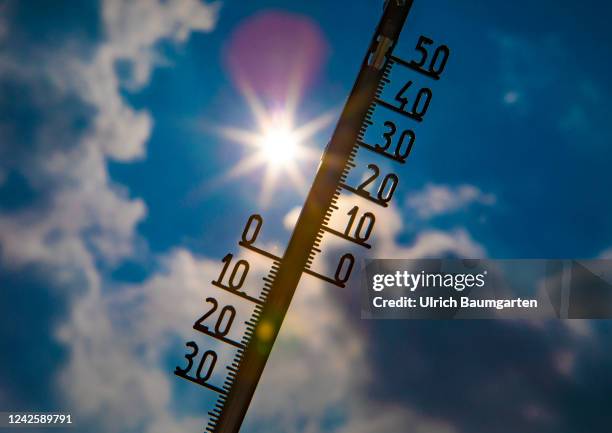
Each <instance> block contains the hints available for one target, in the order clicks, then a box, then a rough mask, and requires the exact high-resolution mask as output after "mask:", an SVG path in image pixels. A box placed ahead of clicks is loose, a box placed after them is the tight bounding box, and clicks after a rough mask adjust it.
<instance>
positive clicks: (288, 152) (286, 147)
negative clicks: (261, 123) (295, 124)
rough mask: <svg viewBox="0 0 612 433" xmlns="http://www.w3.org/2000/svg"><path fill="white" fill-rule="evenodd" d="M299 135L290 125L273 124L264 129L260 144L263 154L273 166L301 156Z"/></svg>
mask: <svg viewBox="0 0 612 433" xmlns="http://www.w3.org/2000/svg"><path fill="white" fill-rule="evenodd" d="M300 144H301V143H299V142H298V137H297V136H296V135H295V131H292V130H291V129H290V128H289V126H288V125H283V124H280V125H278V126H275V125H272V126H270V127H269V128H268V130H267V131H263V135H262V137H261V139H260V146H261V151H262V153H263V156H264V157H265V159H266V160H268V161H269V162H270V165H273V166H282V165H283V164H287V163H289V162H290V161H294V160H295V159H296V157H298V156H299V147H300Z"/></svg>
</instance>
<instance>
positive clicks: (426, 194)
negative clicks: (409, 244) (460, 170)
mask: <svg viewBox="0 0 612 433" xmlns="http://www.w3.org/2000/svg"><path fill="white" fill-rule="evenodd" d="M495 202H496V197H495V195H493V194H489V193H484V192H483V191H481V190H480V189H479V188H477V187H475V186H473V185H458V186H455V187H453V186H448V185H435V184H431V183H430V184H427V185H426V186H425V188H424V189H423V190H422V191H417V192H414V193H411V194H409V195H408V199H407V201H406V204H407V206H408V207H409V208H412V209H414V210H416V212H417V214H418V215H419V216H420V217H421V218H431V217H435V216H438V215H443V214H447V213H451V212H455V211H458V210H461V209H465V208H467V207H468V206H469V205H471V204H473V203H479V204H482V205H487V206H491V205H493V204H495Z"/></svg>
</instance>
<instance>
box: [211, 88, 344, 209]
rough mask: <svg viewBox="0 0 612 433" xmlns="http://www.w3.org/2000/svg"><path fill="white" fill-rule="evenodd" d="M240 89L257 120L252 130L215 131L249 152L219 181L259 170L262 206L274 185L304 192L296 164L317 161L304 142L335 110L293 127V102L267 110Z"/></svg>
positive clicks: (252, 96)
mask: <svg viewBox="0 0 612 433" xmlns="http://www.w3.org/2000/svg"><path fill="white" fill-rule="evenodd" d="M243 84H244V83H243ZM241 90H242V94H243V96H244V97H245V100H246V101H247V104H248V105H249V108H250V109H251V111H252V113H253V116H254V118H255V119H256V121H257V128H256V130H247V129H240V128H235V127H221V128H215V129H216V131H217V132H218V133H219V134H220V135H221V136H223V137H224V138H226V139H229V140H231V141H233V142H235V143H239V144H243V145H245V146H247V148H249V149H251V150H252V151H251V152H249V153H248V154H247V155H246V156H245V157H244V158H242V159H241V160H239V161H238V162H237V163H236V164H235V165H234V166H233V167H232V168H231V169H230V170H229V171H228V172H227V173H225V175H223V178H222V179H220V180H221V181H225V180H229V179H233V178H236V177H239V176H244V175H247V174H249V173H253V172H256V171H257V170H262V177H261V179H262V184H261V192H260V200H259V201H260V203H261V204H263V205H265V204H268V203H269V202H270V200H271V198H272V196H273V193H274V188H275V186H276V184H279V185H286V184H287V183H288V182H287V181H289V183H291V184H293V185H294V186H295V187H296V188H297V189H298V190H300V191H302V192H305V190H306V188H307V187H308V185H307V183H306V180H305V179H304V176H303V175H302V173H301V171H300V165H301V163H303V162H307V161H317V160H318V159H319V157H320V154H319V153H318V152H317V151H315V150H314V149H312V148H311V147H309V146H308V140H309V139H311V138H312V137H313V136H314V135H315V134H316V133H317V132H319V131H321V130H322V129H323V128H325V127H327V126H328V125H329V124H330V123H331V122H332V121H333V120H334V119H335V118H336V115H337V112H336V110H333V111H330V112H328V113H325V114H323V115H321V116H319V117H317V118H315V119H312V120H311V121H309V122H307V123H305V124H302V125H299V126H294V124H295V123H294V110H295V105H294V104H295V101H293V100H288V101H286V102H287V105H285V108H284V109H282V110H276V111H268V110H266V108H265V107H264V105H263V104H262V103H261V101H259V100H258V99H257V98H256V97H255V95H254V93H253V92H252V91H251V90H250V89H249V88H248V87H247V86H241Z"/></svg>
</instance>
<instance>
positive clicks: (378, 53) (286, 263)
mask: <svg viewBox="0 0 612 433" xmlns="http://www.w3.org/2000/svg"><path fill="white" fill-rule="evenodd" d="M411 6H412V0H390V1H387V2H386V6H385V9H384V12H383V16H382V18H381V20H380V22H379V24H378V27H377V29H376V31H375V32H374V36H373V38H372V41H371V43H370V46H369V48H368V51H367V54H366V57H365V59H364V61H363V63H362V66H361V70H360V72H359V75H358V77H357V80H356V82H355V84H354V86H353V89H352V91H351V93H350V96H349V98H348V100H347V102H346V104H345V107H344V109H343V111H342V114H341V116H340V119H339V121H338V124H337V126H336V129H335V130H334V133H333V135H332V138H331V141H330V142H329V144H328V145H327V147H326V149H325V152H324V154H323V156H322V158H321V163H320V166H319V169H318V171H317V174H316V176H315V179H314V182H313V184H312V186H311V189H310V191H309V193H308V196H307V198H306V201H305V203H304V207H303V209H302V211H301V213H300V216H299V218H298V220H297V223H296V225H295V229H294V231H293V234H292V236H291V239H290V241H289V244H288V246H287V249H286V251H285V253H284V255H283V256H282V257H278V256H276V255H274V254H272V253H270V252H268V251H265V250H263V249H261V248H259V247H257V246H255V245H254V244H255V241H256V240H257V237H258V235H259V233H260V231H261V228H262V226H263V218H262V217H261V216H260V215H257V214H255V215H251V216H250V217H249V219H248V221H247V224H246V226H245V228H244V230H243V232H242V236H241V239H240V241H239V243H238V245H239V246H241V247H243V248H245V249H247V250H250V251H252V252H254V253H257V254H259V255H261V256H263V257H266V258H267V259H270V260H272V262H273V263H272V265H271V267H270V270H269V272H268V274H267V275H266V276H264V277H263V282H264V284H263V287H262V288H261V291H260V295H259V296H258V297H254V296H252V295H250V294H247V292H245V291H244V290H241V289H242V286H243V284H244V282H245V278H246V275H247V273H248V271H249V268H250V265H249V263H248V262H247V261H246V260H244V259H242V260H237V261H236V263H235V264H234V265H233V267H232V266H231V264H232V263H233V262H234V257H233V255H232V254H228V255H226V256H225V257H224V258H223V263H224V267H223V269H222V271H221V274H220V276H219V278H218V279H217V280H215V281H212V285H213V286H215V287H217V288H219V289H221V290H223V291H226V292H229V293H231V294H232V296H236V297H238V298H241V299H243V300H245V301H248V302H250V303H252V304H253V313H252V315H251V317H250V318H249V319H248V320H247V321H245V322H244V324H245V325H246V330H245V332H244V334H243V336H242V338H241V340H240V341H234V340H232V339H230V338H229V337H227V334H228V333H229V331H230V329H231V326H232V324H233V323H234V319H235V316H236V309H235V308H234V307H233V306H231V305H225V306H223V307H221V308H219V307H220V304H219V302H218V301H217V300H216V298H213V297H208V298H206V302H207V303H210V304H212V306H213V308H212V309H210V310H209V311H208V312H207V313H206V314H205V315H204V316H202V317H201V318H200V319H199V320H198V321H196V323H195V324H194V325H193V328H194V329H195V330H197V331H200V332H201V333H203V334H204V335H206V336H208V337H211V338H213V339H215V340H217V341H218V342H219V343H221V344H224V345H228V346H231V347H232V348H234V349H235V355H234V358H233V360H232V361H231V362H230V363H229V365H227V366H226V367H225V368H226V370H227V374H226V376H225V380H224V382H223V385H222V386H216V385H213V384H211V383H210V382H209V379H210V378H211V376H212V374H213V371H214V370H215V367H216V364H217V360H218V355H217V353H216V352H215V351H214V350H206V351H204V352H203V353H201V352H200V348H199V347H198V345H197V344H196V343H195V342H193V341H190V342H187V343H186V346H187V348H188V349H190V351H189V353H187V354H186V355H185V359H186V361H187V362H186V364H187V365H186V366H185V367H184V368H183V367H176V370H175V374H176V375H177V376H179V377H181V378H183V379H186V380H188V381H190V382H193V383H196V384H198V385H201V386H203V387H204V388H207V389H209V390H211V391H213V392H215V393H217V394H218V397H217V401H216V403H215V405H214V408H213V409H212V410H211V411H210V412H209V416H210V418H209V422H208V425H207V426H206V428H205V430H206V431H207V432H209V433H237V432H238V431H239V429H240V426H241V424H242V421H243V419H244V416H245V414H246V411H247V409H248V406H249V404H250V402H251V399H252V397H253V394H254V392H255V388H256V386H257V383H258V381H259V378H260V377H261V374H262V372H263V369H264V366H265V364H266V361H267V359H268V356H269V353H270V350H271V349H272V345H273V344H274V341H275V340H276V337H277V335H278V332H279V330H280V327H281V324H282V321H283V319H284V317H285V314H286V312H287V309H288V308H289V304H290V302H291V299H292V297H293V294H294V292H295V289H296V287H297V285H298V283H299V281H300V278H301V276H302V274H307V275H311V276H313V277H316V278H319V279H321V280H323V281H325V282H327V283H330V284H333V285H336V286H339V287H344V286H345V284H346V282H347V281H348V279H349V277H350V275H351V272H352V270H353V267H354V265H355V257H354V256H353V254H351V253H346V254H344V255H342V256H341V257H340V260H339V262H338V266H337V268H336V272H335V274H334V275H333V276H327V275H322V274H320V273H318V272H316V271H315V270H313V269H312V264H313V261H314V259H315V257H316V256H317V255H318V254H319V253H321V252H322V251H321V242H322V240H323V235H324V234H325V233H329V234H330V235H332V236H335V237H338V238H340V239H343V240H345V241H347V242H350V243H351V244H354V245H357V246H360V247H363V248H368V249H369V248H371V245H370V244H369V243H368V240H369V238H370V237H371V235H372V231H373V228H374V224H375V221H376V217H375V215H374V214H373V213H372V212H361V211H360V209H359V207H358V206H354V207H353V208H352V209H351V211H349V212H348V216H349V217H350V218H349V221H348V223H347V226H346V229H345V230H344V231H339V230H337V229H335V228H333V227H331V226H330V225H329V223H330V220H331V216H332V214H333V212H334V211H337V210H339V206H338V200H339V198H340V195H341V191H346V192H348V193H350V194H353V195H357V196H359V197H361V198H362V199H364V200H366V201H368V202H370V203H373V204H374V205H376V206H380V207H388V206H389V203H390V201H391V199H392V197H393V194H394V192H395V190H396V188H397V185H398V182H399V178H398V176H397V175H396V174H395V173H388V174H386V175H384V176H381V170H380V168H379V167H378V166H377V165H376V164H368V166H367V168H368V171H370V172H371V173H370V174H369V177H367V178H366V180H365V181H363V182H362V183H361V184H359V185H357V186H355V185H351V184H349V183H348V182H347V179H348V175H349V172H350V171H351V170H352V169H355V168H357V165H356V164H355V162H354V161H355V157H356V156H357V153H358V151H359V149H363V150H364V151H366V152H371V153H374V154H377V155H380V156H382V157H384V158H387V159H389V160H391V161H393V162H394V163H399V164H405V163H406V160H407V158H408V156H409V154H410V152H411V150H412V147H413V144H414V142H415V139H416V135H415V133H414V131H413V130H412V129H405V130H403V131H401V132H400V133H399V134H396V133H397V132H398V128H397V126H396V124H395V123H394V122H392V121H391V120H387V121H385V122H384V127H385V128H387V129H388V131H387V132H385V133H384V134H382V138H383V139H384V141H385V143H384V144H382V145H381V144H376V143H368V142H367V141H366V140H365V135H366V131H367V128H368V127H369V126H372V125H374V123H375V122H374V120H373V116H374V112H375V110H376V109H378V108H379V109H381V110H387V111H389V112H392V113H394V114H396V115H400V116H401V117H402V118H405V119H406V120H407V121H408V122H413V123H416V124H418V123H420V122H422V121H423V119H424V118H425V114H426V112H427V110H428V108H429V104H430V102H431V99H432V96H433V94H432V91H431V89H430V88H429V87H419V86H418V85H417V84H416V80H417V79H419V78H422V77H424V78H425V79H432V80H439V79H440V76H441V74H442V72H443V70H444V68H445V66H446V63H447V60H448V57H449V55H450V50H449V48H448V47H447V46H446V45H442V44H436V43H435V42H434V41H433V40H432V39H429V38H427V37H425V36H420V38H419V40H418V42H417V44H416V47H415V51H416V52H417V57H419V58H418V59H416V60H411V61H409V62H408V61H405V60H402V59H400V58H399V57H396V56H395V55H393V54H392V51H393V48H394V47H395V45H396V42H397V40H398V39H399V36H400V32H401V30H402V27H403V25H404V22H405V20H406V17H407V16H408V12H409V11H410V8H411ZM394 68H404V69H405V70H409V71H410V72H411V73H414V75H416V77H414V78H412V79H410V80H408V81H407V82H406V83H405V84H404V85H403V86H402V87H401V89H400V90H399V91H398V92H397V93H396V95H395V98H394V100H393V101H389V100H387V99H385V98H383V96H382V95H383V91H384V90H385V88H386V86H388V85H390V84H392V80H391V79H390V74H391V71H392V70H394ZM377 180H378V181H379V186H378V188H377V189H376V192H374V193H373V192H371V191H370V190H369V188H370V186H371V185H373V184H375V182H376V181H377ZM230 268H231V270H230ZM228 274H229V275H228ZM224 281H225V282H224ZM217 312H218V314H217V316H218V318H217V320H216V322H215V324H214V328H213V329H210V328H209V326H208V325H204V324H203V322H204V321H206V319H208V318H209V317H210V316H213V315H214V314H216V313H217ZM196 360H198V361H196ZM194 370H195V371H194Z"/></svg>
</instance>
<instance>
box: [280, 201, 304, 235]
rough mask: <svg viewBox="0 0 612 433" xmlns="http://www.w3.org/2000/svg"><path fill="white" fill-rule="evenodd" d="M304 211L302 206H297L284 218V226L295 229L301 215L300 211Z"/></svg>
mask: <svg viewBox="0 0 612 433" xmlns="http://www.w3.org/2000/svg"><path fill="white" fill-rule="evenodd" d="M301 211H302V207H301V206H296V207H294V208H293V209H291V211H289V213H288V214H287V215H285V218H283V226H284V227H285V228H286V229H287V230H293V228H294V227H295V223H297V220H298V217H299V216H300V212H301Z"/></svg>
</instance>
